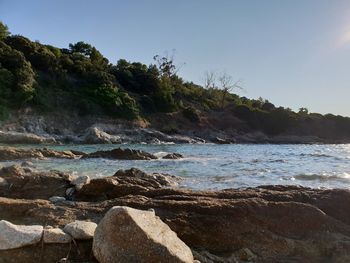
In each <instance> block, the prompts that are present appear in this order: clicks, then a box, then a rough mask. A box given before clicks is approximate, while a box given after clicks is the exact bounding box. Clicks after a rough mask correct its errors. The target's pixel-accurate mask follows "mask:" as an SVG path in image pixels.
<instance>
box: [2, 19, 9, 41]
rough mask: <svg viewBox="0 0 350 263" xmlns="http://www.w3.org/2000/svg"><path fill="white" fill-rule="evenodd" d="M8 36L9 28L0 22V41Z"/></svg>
mask: <svg viewBox="0 0 350 263" xmlns="http://www.w3.org/2000/svg"><path fill="white" fill-rule="evenodd" d="M9 35H10V32H9V28H8V27H7V25H5V24H4V23H2V22H1V21H0V40H2V39H5V38H6V37H8V36H9Z"/></svg>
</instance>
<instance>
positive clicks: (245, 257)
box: [237, 248, 256, 261]
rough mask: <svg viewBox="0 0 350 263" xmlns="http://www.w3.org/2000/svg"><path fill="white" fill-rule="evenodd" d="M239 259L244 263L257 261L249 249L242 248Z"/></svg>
mask: <svg viewBox="0 0 350 263" xmlns="http://www.w3.org/2000/svg"><path fill="white" fill-rule="evenodd" d="M237 254H238V258H239V259H240V260H242V261H251V260H254V259H256V256H255V255H254V253H253V252H252V251H251V250H250V249H249V248H242V249H240V250H239V251H238V253H237Z"/></svg>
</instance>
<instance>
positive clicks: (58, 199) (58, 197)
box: [49, 196, 66, 203]
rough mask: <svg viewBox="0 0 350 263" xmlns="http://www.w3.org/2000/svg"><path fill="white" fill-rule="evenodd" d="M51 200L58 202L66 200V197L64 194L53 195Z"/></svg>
mask: <svg viewBox="0 0 350 263" xmlns="http://www.w3.org/2000/svg"><path fill="white" fill-rule="evenodd" d="M49 201H50V202H52V203H57V202H62V201H66V198H64V197H62V196H51V197H50V198H49Z"/></svg>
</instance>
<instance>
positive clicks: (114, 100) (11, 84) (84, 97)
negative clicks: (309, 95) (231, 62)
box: [0, 22, 350, 134]
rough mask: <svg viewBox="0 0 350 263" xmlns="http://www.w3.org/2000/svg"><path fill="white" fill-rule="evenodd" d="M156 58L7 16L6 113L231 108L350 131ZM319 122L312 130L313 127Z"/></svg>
mask: <svg viewBox="0 0 350 263" xmlns="http://www.w3.org/2000/svg"><path fill="white" fill-rule="evenodd" d="M154 59H155V63H154V64H152V65H149V66H147V65H144V64H142V63H138V62H129V61H126V60H124V59H120V60H119V61H118V62H117V64H116V65H113V64H111V63H110V62H109V61H108V59H107V58H105V57H103V55H102V54H101V53H100V52H99V51H98V50H97V49H96V48H95V47H93V46H91V45H90V44H87V43H84V42H78V43H75V44H70V45H69V47H68V48H57V47H53V46H50V45H44V44H41V43H39V42H33V41H31V40H29V39H27V38H25V37H23V36H20V35H11V34H10V33H9V31H8V29H7V27H6V26H5V25H4V24H2V23H1V22H0V118H4V117H5V116H6V113H7V112H8V111H10V110H15V109H20V108H23V107H28V106H29V107H32V108H35V109H36V110H38V111H43V112H51V111H66V112H75V113H78V114H80V115H109V116H112V117H116V118H124V119H138V118H143V119H147V118H149V117H150V116H152V114H156V113H160V112H165V113H171V112H182V116H184V117H185V118H187V119H189V120H190V121H191V122H199V121H200V120H201V116H206V115H208V114H210V113H212V112H223V111H226V112H229V114H232V115H234V116H235V117H237V118H238V119H240V120H242V121H244V122H245V123H246V124H247V125H248V126H249V127H250V129H251V130H261V131H263V132H265V133H267V134H279V133H282V132H285V131H286V130H288V129H290V128H291V127H303V126H305V123H315V122H316V123H320V122H324V123H327V124H330V123H331V124H332V125H333V126H334V125H335V126H336V127H337V128H339V129H342V130H343V131H344V134H348V133H349V132H350V119H349V118H345V117H341V116H334V115H331V114H328V115H325V116H322V115H320V114H309V113H308V111H307V109H305V108H302V109H300V111H299V112H297V113H296V112H293V111H292V110H290V109H286V108H283V107H275V106H274V105H273V104H272V103H270V102H268V101H266V100H263V99H258V100H252V99H247V98H244V97H239V96H237V95H235V94H232V93H230V92H228V90H229V89H228V88H226V87H225V86H224V85H223V86H222V87H218V85H208V86H207V87H205V88H204V87H202V86H200V85H196V84H194V83H192V82H186V81H184V80H183V79H182V78H181V77H180V76H179V75H178V74H177V69H176V66H175V65H174V62H173V59H172V58H169V57H166V56H164V57H161V56H155V57H154ZM223 80H225V79H223ZM226 80H227V79H226ZM223 83H224V82H223ZM226 84H227V83H226ZM321 126H322V125H321ZM315 127H316V126H315ZM304 130H305V131H307V130H308V129H304ZM309 130H310V129H309ZM311 130H312V129H311ZM311 130H310V131H309V132H306V133H310V134H312V132H311Z"/></svg>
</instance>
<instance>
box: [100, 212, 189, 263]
mask: <svg viewBox="0 0 350 263" xmlns="http://www.w3.org/2000/svg"><path fill="white" fill-rule="evenodd" d="M93 253H94V256H95V257H96V259H97V260H98V261H99V262H100V263H107V262H184V263H185V262H188V263H192V262H193V255H192V252H191V250H190V248H189V247H187V246H186V244H185V243H184V242H183V241H181V240H180V239H179V238H178V237H177V235H176V233H175V232H173V231H172V230H171V229H170V228H169V227H168V226H167V225H166V224H165V223H164V222H163V221H161V220H160V219H159V218H158V217H156V216H155V214H154V213H153V212H150V211H141V210H137V209H133V208H130V207H118V206H117V207H113V208H111V210H109V211H108V212H107V214H106V215H105V217H104V218H103V219H102V220H101V221H100V223H99V225H98V227H97V228H96V232H95V236H94V240H93Z"/></svg>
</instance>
